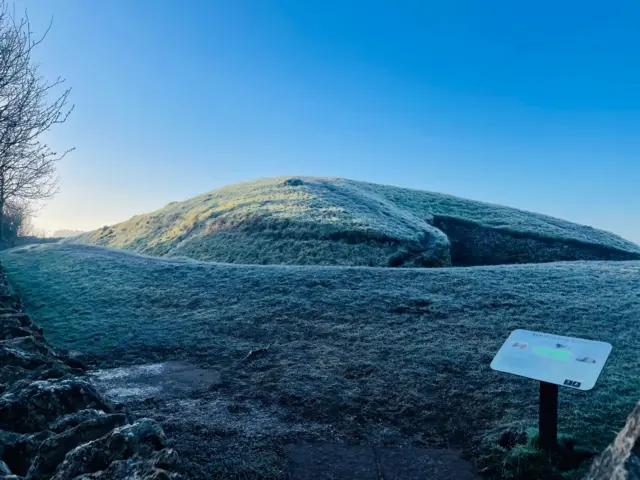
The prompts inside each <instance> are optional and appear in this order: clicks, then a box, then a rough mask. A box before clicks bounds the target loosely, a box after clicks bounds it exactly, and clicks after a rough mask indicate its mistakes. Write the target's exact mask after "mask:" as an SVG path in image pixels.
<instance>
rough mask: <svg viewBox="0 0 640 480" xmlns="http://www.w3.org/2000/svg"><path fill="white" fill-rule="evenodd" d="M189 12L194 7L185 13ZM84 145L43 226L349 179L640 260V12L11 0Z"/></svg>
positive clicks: (85, 225) (63, 134) (54, 138)
mask: <svg viewBox="0 0 640 480" xmlns="http://www.w3.org/2000/svg"><path fill="white" fill-rule="evenodd" d="M185 4H187V5H188V7H187V6H185ZM16 7H17V8H18V9H22V8H26V9H27V11H28V13H29V16H30V18H31V20H32V24H33V28H34V30H35V31H36V32H41V31H42V30H43V29H44V27H45V26H46V24H47V23H48V21H49V20H50V18H51V17H53V28H52V31H51V33H50V34H49V37H48V38H47V40H46V42H45V43H44V44H43V45H42V46H41V47H40V48H39V50H38V52H37V57H38V60H40V61H41V62H42V72H43V73H44V74H45V75H46V76H48V77H56V76H58V75H62V76H64V77H66V78H67V80H68V82H69V84H70V85H71V86H72V87H73V93H72V97H73V102H74V103H75V105H76V110H75V112H74V114H73V116H72V117H71V119H70V120H69V121H68V123H66V124H65V125H62V126H60V127H59V128H57V129H55V130H52V132H51V134H50V141H51V143H52V144H53V145H54V146H56V147H59V148H64V147H68V146H75V147H76V151H75V152H73V153H72V154H71V155H70V156H69V157H67V158H66V159H65V160H64V161H63V162H61V163H60V165H59V171H60V176H61V181H62V185H61V192H60V194H59V195H58V196H57V197H56V198H55V199H54V200H52V201H50V202H48V205H47V206H46V207H45V208H43V210H42V211H41V212H40V214H39V217H38V219H37V225H38V226H40V227H42V228H44V229H47V230H52V229H55V228H78V229H90V228H96V227H99V226H102V225H105V224H111V223H115V222H118V221H122V220H125V219H127V218H129V217H131V216H132V215H134V214H137V213H143V212H147V211H150V210H153V209H156V208H160V207H162V206H164V205H165V204H166V203H168V202H170V201H174V200H182V199H186V198H189V197H191V196H193V195H196V194H199V193H202V192H205V191H208V190H212V189H214V188H217V187H219V186H222V185H226V184H231V183H235V182H240V181H243V180H250V179H254V178H259V177H268V176H276V175H290V174H293V175H322V176H340V177H347V178H353V179H359V180H367V181H372V182H379V183H388V184H393V185H400V186H406V187H412V188H419V189H425V190H432V191H439V192H444V193H449V194H454V195H460V196H465V197H470V198H474V199H478V200H484V201H488V202H494V203H500V204H505V205H509V206H514V207H518V208H523V209H527V210H533V211H537V212H541V213H546V214H550V215H554V216H558V217H561V218H565V219H568V220H572V221H576V222H579V223H584V224H589V225H593V226H595V227H599V228H603V229H607V230H610V231H613V232H615V233H618V234H620V235H622V236H624V237H626V238H628V239H630V240H634V241H636V242H640V188H639V186H638V185H639V184H640V182H639V180H640V88H638V85H640V57H639V56H638V52H639V51H640V29H638V28H637V21H638V18H640V3H639V2H637V1H635V0H633V1H628V2H623V1H616V0H613V1H610V2H604V3H603V2H595V1H593V2H592V1H588V0H582V1H573V0H564V1H562V2H558V1H557V0H556V1H546V0H542V1H537V2H514V1H512V0H509V1H491V0H488V1H483V2H478V1H455V0H453V1H447V2H428V1H405V2H389V1H385V2H377V1H374V0H368V1H355V0H341V1H334V0H323V1H308V2H303V1H299V0H288V1H267V0H260V1H259V0H256V1H241V0H233V1H223V0H213V1H195V0H192V1H189V2H177V1H164V0H135V1H128V0H127V1H125V0H111V1H109V2H91V1H81V0H18V1H17V2H16Z"/></svg>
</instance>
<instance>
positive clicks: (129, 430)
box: [52, 418, 165, 480]
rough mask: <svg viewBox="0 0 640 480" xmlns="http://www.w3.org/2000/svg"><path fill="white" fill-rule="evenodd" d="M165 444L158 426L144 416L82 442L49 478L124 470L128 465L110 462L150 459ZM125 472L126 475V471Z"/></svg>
mask: <svg viewBox="0 0 640 480" xmlns="http://www.w3.org/2000/svg"><path fill="white" fill-rule="evenodd" d="M164 445H165V437H164V432H163V431H162V428H161V427H160V425H158V423H157V422H155V421H153V420H151V419H148V418H143V419H141V420H138V421H137V422H135V423H134V424H133V425H126V426H124V427H119V428H116V429H115V430H113V431H112V432H111V433H109V434H107V435H105V436H104V437H102V438H99V439H98V440H94V441H92V442H89V443H85V444H84V445H81V446H79V447H77V448H75V449H74V450H72V451H71V452H69V453H68V454H67V456H66V458H65V460H64V462H63V463H62V464H61V465H60V466H59V467H58V469H57V471H56V474H55V475H54V476H53V477H52V480H71V479H74V478H75V477H78V476H80V475H83V474H92V473H96V472H99V471H101V470H108V469H111V470H112V471H114V470H116V471H117V470H118V469H121V468H125V470H124V471H123V473H124V472H125V471H128V470H130V468H129V467H125V466H126V465H127V464H126V462H125V463H118V464H116V465H112V463H114V462H120V461H123V460H137V459H140V458H142V459H145V458H152V457H153V454H154V453H155V452H157V451H160V450H162V449H163V448H164ZM110 466H111V467H110ZM135 468H138V467H135ZM105 474H106V473H105ZM127 474H128V475H129V473H127ZM132 474H133V473H131V475H132ZM88 478H100V479H105V480H106V479H108V478H114V479H115V478H119V479H120V478H129V477H127V476H113V477H109V476H99V477H95V476H94V477H88ZM134 478H136V477H134Z"/></svg>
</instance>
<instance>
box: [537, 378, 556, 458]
mask: <svg viewBox="0 0 640 480" xmlns="http://www.w3.org/2000/svg"><path fill="white" fill-rule="evenodd" d="M538 439H539V441H540V446H541V447H542V448H543V449H545V450H553V449H555V448H556V447H557V446H558V385H556V384H555V383H548V382H540V417H539V419H538Z"/></svg>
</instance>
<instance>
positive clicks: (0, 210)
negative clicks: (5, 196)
mask: <svg viewBox="0 0 640 480" xmlns="http://www.w3.org/2000/svg"><path fill="white" fill-rule="evenodd" d="M2 241H4V202H0V242H2Z"/></svg>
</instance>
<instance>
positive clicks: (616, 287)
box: [0, 187, 640, 479]
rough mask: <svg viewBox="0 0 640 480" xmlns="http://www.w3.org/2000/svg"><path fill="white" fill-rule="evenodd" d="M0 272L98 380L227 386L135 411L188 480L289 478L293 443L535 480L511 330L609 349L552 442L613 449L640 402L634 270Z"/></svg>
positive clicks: (110, 253)
mask: <svg viewBox="0 0 640 480" xmlns="http://www.w3.org/2000/svg"><path fill="white" fill-rule="evenodd" d="M372 188H374V187H372ZM452 201H453V200H452ZM542 218H544V217H542ZM541 221H542V220H541ZM576 228H577V227H576ZM594 235H596V236H597V235H598V233H597V232H596V233H595V234H594ZM602 235H605V234H602ZM605 238H607V237H606V236H605ZM0 261H1V262H2V265H3V267H4V268H5V269H6V271H7V273H8V277H9V280H10V282H11V284H12V285H14V287H15V288H16V289H17V291H18V293H19V294H20V295H21V296H22V298H23V300H24V302H25V305H26V308H27V311H28V312H29V313H30V315H31V316H32V318H33V320H34V321H36V322H37V323H39V324H40V325H41V326H42V327H44V330H45V334H46V335H47V338H48V339H49V340H50V341H51V343H52V344H54V345H58V346H63V347H65V348H70V349H73V350H80V351H82V352H84V353H86V354H87V355H88V356H89V357H90V358H91V359H92V360H93V361H95V362H97V363H98V364H99V365H100V366H102V367H112V366H123V365H134V364H140V363H145V362H157V361H162V360H182V361H186V362H189V363H192V364H195V365H198V366H199V367H201V368H210V369H214V370H215V371H217V372H219V373H220V375H221V378H222V379H223V381H222V383H221V385H220V386H219V388H217V389H216V390H212V391H207V392H203V393H202V394H201V396H200V397H198V398H196V399H193V398H188V399H187V398H185V399H183V400H181V403H180V405H179V408H178V407H175V406H174V407H173V410H167V409H168V408H169V407H166V409H165V410H163V408H165V407H163V405H162V403H161V402H155V403H153V402H151V403H145V404H143V405H141V406H140V407H139V409H140V411H142V412H143V413H144V414H146V415H152V416H155V417H156V418H158V419H159V420H160V421H162V422H163V426H164V428H165V430H166V431H167V433H168V435H169V436H170V438H173V439H174V442H175V444H174V445H175V447H176V448H177V449H178V450H179V451H180V453H181V456H182V457H183V458H186V459H187V460H188V461H190V462H192V463H191V465H192V467H193V472H194V473H193V475H192V477H191V478H271V479H275V478H284V474H285V473H284V472H286V461H285V458H284V457H283V453H282V445H283V443H286V442H289V441H292V440H305V441H333V442H335V441H340V442H352V443H368V444H375V445H379V444H385V445H415V446H428V447H444V446H452V447H456V448H457V447H459V448H463V449H464V451H465V452H466V454H467V455H468V456H469V457H470V458H472V459H474V460H475V461H476V462H478V464H479V467H480V469H482V468H485V467H486V470H484V471H483V473H484V475H486V476H488V477H498V476H500V475H504V476H505V478H512V477H513V476H515V477H516V478H531V477H524V476H522V475H521V473H519V471H518V468H519V465H521V464H520V463H519V461H518V460H519V459H520V455H531V452H530V451H529V450H527V447H526V446H522V445H519V446H515V447H514V443H513V442H510V441H508V442H506V443H505V442H504V441H501V442H502V444H503V445H505V446H499V445H498V443H497V440H496V439H497V438H498V437H501V438H502V439H503V440H504V439H505V438H507V439H509V438H512V439H513V438H520V437H518V435H516V434H513V435H511V436H509V435H510V434H506V436H505V434H504V432H518V431H521V430H526V429H528V428H532V427H535V426H536V421H537V414H538V404H537V402H538V384H537V382H535V381H533V380H527V379H523V378H519V377H515V376H509V375H506V374H500V373H498V372H494V371H492V370H490V368H489V364H490V361H491V358H492V357H493V355H494V354H495V353H496V351H497V350H498V348H499V347H500V345H501V344H502V342H503V341H504V340H505V338H506V337H507V336H508V334H509V332H510V331H512V330H514V329H516V328H527V329H531V330H541V331H545V332H550V333H556V334H561V335H570V336H578V337H583V338H592V339H597V340H602V341H607V342H610V343H612V344H613V347H614V348H613V352H612V354H611V356H610V359H609V361H608V363H607V365H606V366H605V369H604V371H603V373H602V375H601V377H600V380H599V382H598V385H597V386H596V388H595V389H594V390H592V391H589V392H581V391H576V390H571V389H566V388H562V389H561V391H560V431H561V433H563V434H568V435H571V436H573V437H574V438H575V439H577V441H579V442H580V443H582V444H583V445H584V446H585V447H586V448H587V449H590V450H592V451H593V452H596V451H600V450H602V449H603V448H604V447H605V446H606V445H607V444H608V442H609V441H611V440H612V439H613V437H614V436H615V433H616V432H617V430H619V429H620V427H621V426H622V425H623V424H624V422H625V417H626V415H627V414H628V412H629V411H630V410H631V409H632V408H633V406H634V404H635V402H636V400H637V399H638V395H639V392H638V385H637V378H636V376H635V374H634V372H635V370H636V367H637V357H638V351H640V336H639V335H638V334H637V333H638V319H639V318H640V262H570V263H551V264H537V265H508V266H492V267H476V268H464V269H452V268H446V269H388V268H349V267H309V266H257V265H253V266H250V265H229V264H215V263H206V262H198V261H193V260H178V259H163V258H151V257H146V256H142V255H137V254H134V253H130V252H124V251H120V250H112V249H105V248H100V247H90V246H84V245H69V244H55V245H51V244H49V245H35V246H31V247H21V248H18V249H13V250H9V251H4V252H0ZM269 344H272V345H271V347H270V348H269V350H268V352H267V353H264V354H263V355H261V356H257V357H256V358H255V359H254V360H252V361H250V362H243V361H242V359H243V358H244V357H245V356H246V355H247V353H248V352H249V351H250V350H254V349H256V348H259V347H264V346H266V345H269ZM190 405H191V407H190ZM176 408H178V410H177V412H178V413H177V414H176V413H175V412H176ZM145 409H146V410H145ZM167 411H173V412H174V417H171V415H170V414H169V413H166V412H167ZM229 412H231V413H229ZM175 415H177V417H176V416H175ZM175 418H178V419H179V420H175ZM243 422H244V423H243ZM198 472H199V473H198ZM509 475H511V476H512V477H509ZM518 475H520V477H518ZM533 478H554V477H551V476H547V475H546V474H544V475H542V477H533ZM565 478H578V475H577V474H575V475H574V476H573V477H572V476H571V475H568V476H566V477H565Z"/></svg>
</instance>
